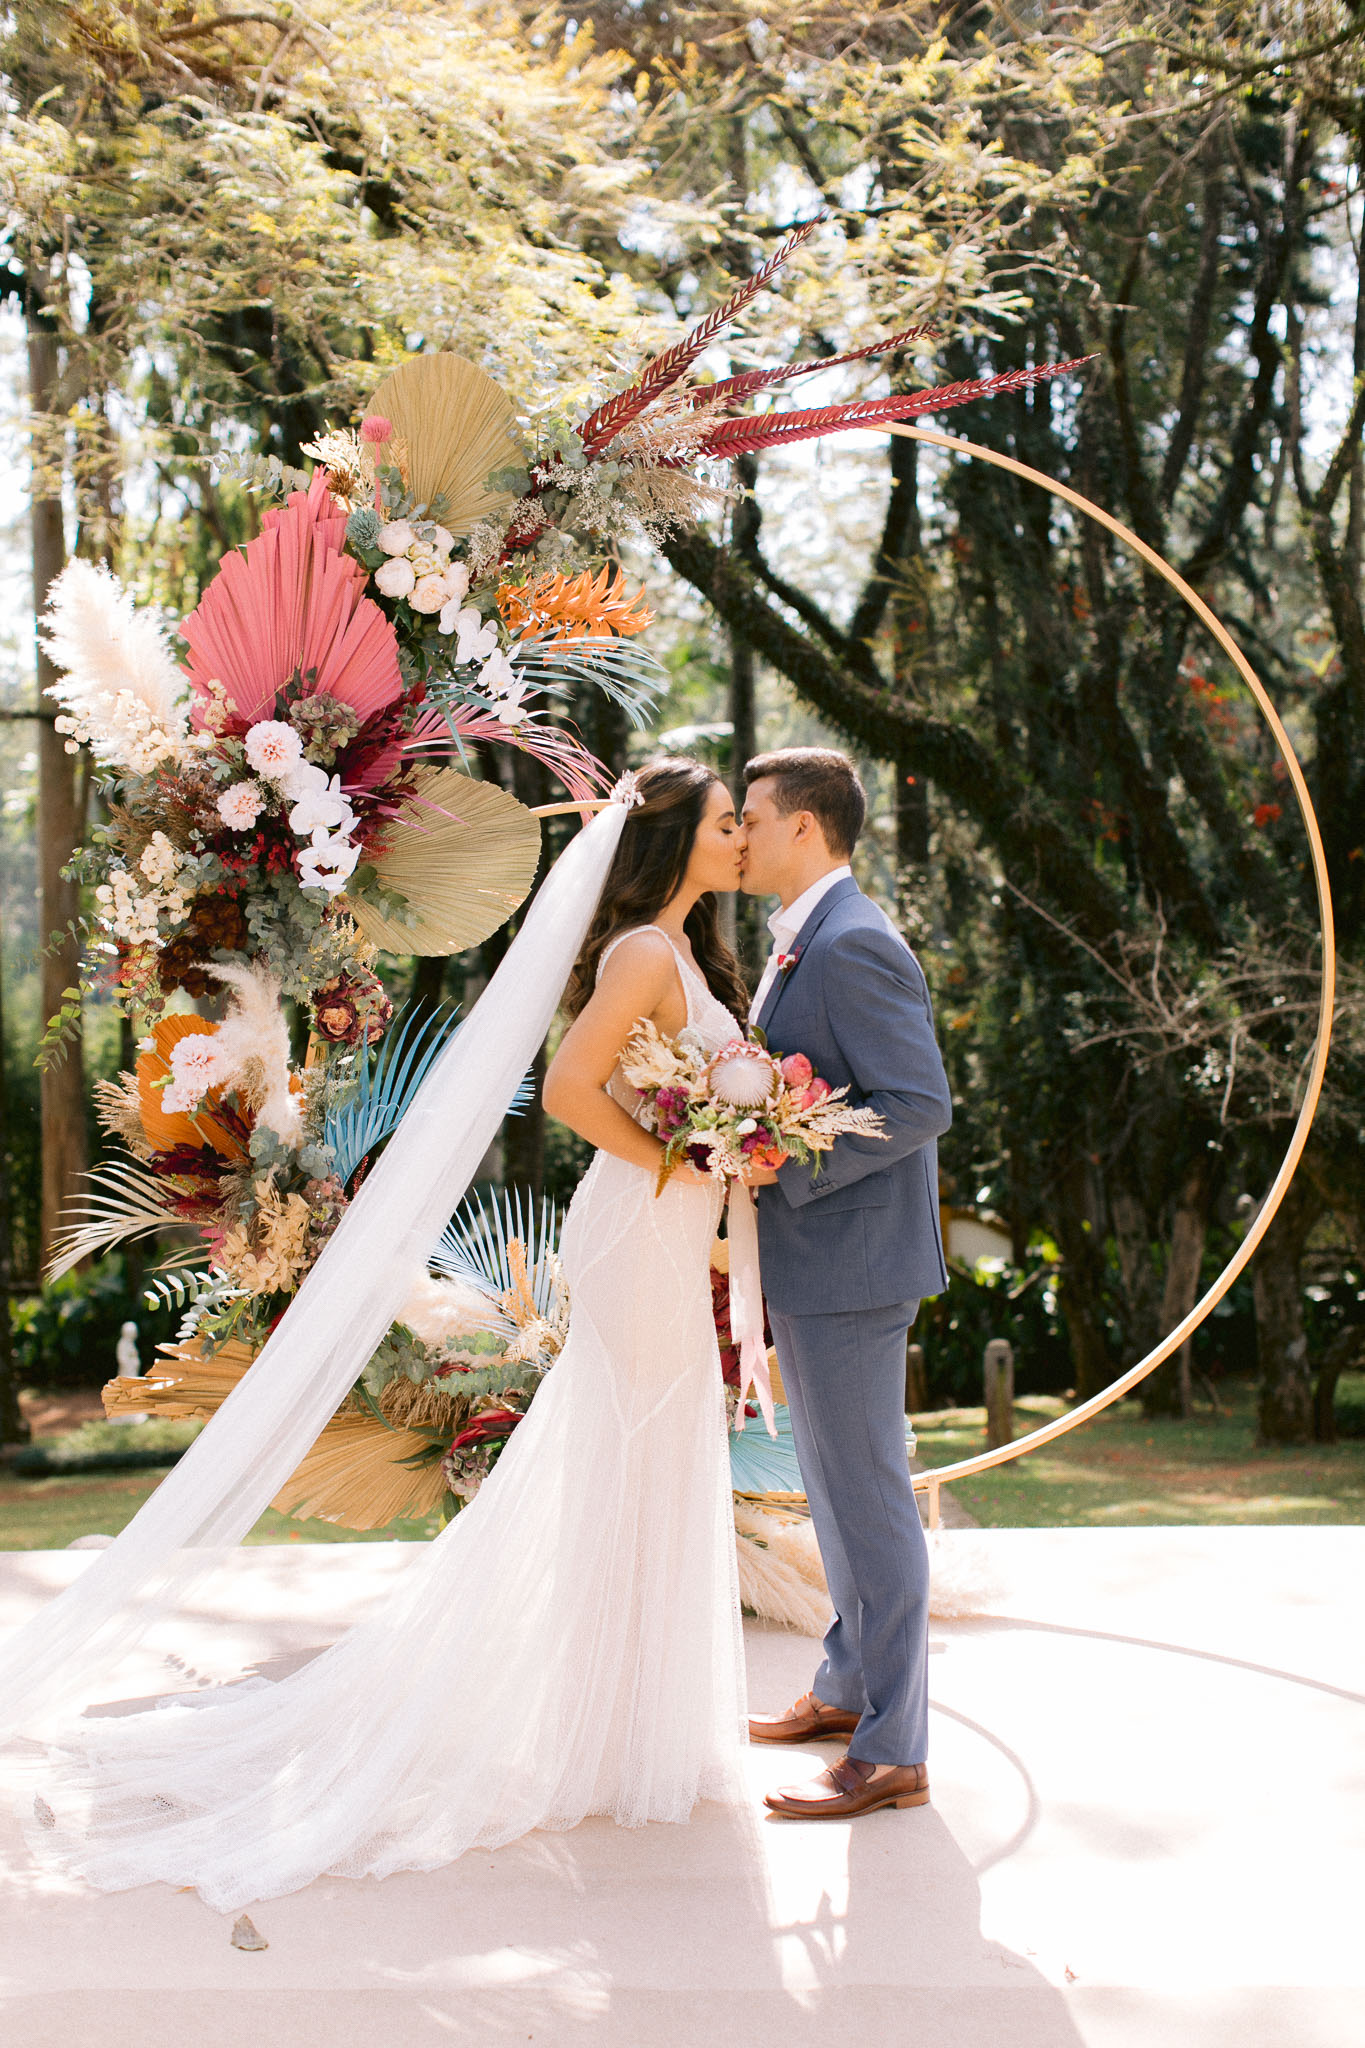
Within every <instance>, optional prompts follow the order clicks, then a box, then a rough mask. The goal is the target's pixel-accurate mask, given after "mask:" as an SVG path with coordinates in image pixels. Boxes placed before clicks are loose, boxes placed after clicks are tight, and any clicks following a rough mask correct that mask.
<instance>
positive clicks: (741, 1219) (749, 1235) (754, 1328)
mask: <svg viewBox="0 0 1365 2048" xmlns="http://www.w3.org/2000/svg"><path fill="white" fill-rule="evenodd" d="M730 1336H731V1339H732V1341H733V1342H734V1343H735V1344H736V1345H738V1347H739V1406H738V1408H737V1409H736V1411H735V1428H736V1429H737V1430H740V1429H743V1427H744V1404H745V1402H746V1400H747V1399H748V1395H749V1389H750V1387H752V1388H753V1390H754V1392H755V1394H756V1395H757V1396H758V1405H759V1407H760V1408H761V1410H762V1411H763V1420H764V1421H765V1422H766V1423H767V1425H768V1434H769V1436H774V1437H775V1436H776V1435H777V1421H776V1418H775V1416H774V1414H773V1387H772V1381H771V1379H770V1378H769V1377H768V1347H767V1345H766V1344H765V1343H764V1341H763V1287H762V1283H761V1282H760V1280H759V1276H758V1218H757V1216H756V1215H755V1213H754V1198H753V1195H752V1194H751V1193H750V1191H749V1189H748V1188H747V1187H746V1186H745V1185H744V1182H743V1181H742V1180H735V1181H731V1183H730Z"/></svg>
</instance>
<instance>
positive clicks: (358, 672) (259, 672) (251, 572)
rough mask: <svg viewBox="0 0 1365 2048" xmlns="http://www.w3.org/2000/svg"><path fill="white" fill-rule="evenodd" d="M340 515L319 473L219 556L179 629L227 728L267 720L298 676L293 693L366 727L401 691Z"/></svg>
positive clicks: (195, 672) (193, 672) (190, 669)
mask: <svg viewBox="0 0 1365 2048" xmlns="http://www.w3.org/2000/svg"><path fill="white" fill-rule="evenodd" d="M345 533H346V518H345V514H344V513H341V512H338V511H337V509H336V506H335V503H334V501H333V499H332V496H331V493H330V492H329V491H328V488H327V473H326V471H325V470H321V469H320V470H318V471H317V472H316V473H315V475H314V477H313V481H312V483H311V484H310V486H309V488H308V490H307V491H295V492H294V493H293V494H292V495H291V497H290V499H289V502H288V504H287V505H285V506H284V507H283V508H282V509H281V510H280V511H278V512H268V513H267V514H266V516H265V520H264V522H263V531H262V532H261V533H260V534H259V535H258V537H257V538H256V539H255V540H251V541H248V542H247V544H246V546H245V548H243V549H241V550H238V551H234V552H233V553H232V554H230V555H225V556H224V557H223V562H222V566H221V567H220V569H219V571H218V574H217V575H216V576H215V577H214V579H213V581H212V582H211V583H210V585H209V587H208V589H207V590H206V591H205V592H204V595H203V597H202V598H201V599H200V601H199V604H198V605H197V606H196V608H195V610H194V611H192V612H191V613H190V615H189V617H188V618H187V619H186V620H185V622H184V624H183V625H182V626H181V628H180V631H181V635H182V637H183V638H184V640H185V641H186V642H187V644H188V646H189V650H190V658H189V661H188V662H187V663H186V673H187V675H188V676H189V679H190V687H191V689H192V690H193V691H194V694H195V696H196V698H197V699H198V700H199V704H200V706H201V707H202V706H203V705H204V704H205V703H206V702H207V700H208V697H209V685H210V684H211V683H213V682H215V681H216V682H218V683H221V684H222V686H223V689H224V691H225V692H226V697H227V704H228V709H229V713H230V714H231V719H232V723H233V724H234V725H236V724H240V725H241V726H243V727H245V726H249V725H254V724H255V723H256V722H257V721H258V720H259V719H262V718H271V717H273V716H274V711H275V697H276V693H277V692H278V691H279V690H281V689H283V688H284V687H285V686H286V685H287V684H289V683H290V682H292V681H293V680H294V678H295V677H296V676H297V677H298V678H299V682H298V688H297V694H298V695H301V696H306V697H312V696H329V697H336V698H337V699H338V700H339V701H340V702H341V703H343V704H349V705H350V706H351V708H352V709H353V710H354V711H355V712H356V713H357V715H358V716H359V718H360V719H361V720H362V722H363V721H365V720H367V719H369V718H372V717H373V716H374V714H375V712H377V711H382V710H383V709H384V707H385V705H387V704H392V703H395V702H396V701H397V699H398V698H399V697H400V696H401V695H402V693H403V684H402V678H401V677H400V675H399V671H398V641H397V639H396V637H395V634H394V630H393V627H392V626H391V625H390V624H389V622H388V620H387V619H386V618H385V616H384V614H383V612H382V611H381V610H380V608H379V606H378V605H377V604H375V603H374V602H373V600H372V599H371V598H368V597H366V595H365V585H366V582H367V580H368V579H367V577H366V574H365V571H364V569H363V568H362V567H361V565H360V564H359V562H355V561H352V560H351V558H350V556H349V555H344V554H343V553H342V552H341V549H342V542H343V540H344V538H345Z"/></svg>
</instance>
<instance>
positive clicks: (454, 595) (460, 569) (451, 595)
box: [441, 562, 469, 633]
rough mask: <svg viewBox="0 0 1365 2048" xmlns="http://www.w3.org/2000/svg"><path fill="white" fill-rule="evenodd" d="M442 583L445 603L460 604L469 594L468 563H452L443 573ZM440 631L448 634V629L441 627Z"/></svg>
mask: <svg viewBox="0 0 1365 2048" xmlns="http://www.w3.org/2000/svg"><path fill="white" fill-rule="evenodd" d="M442 581H443V582H444V584H445V587H446V599H447V602H449V603H451V604H456V605H458V604H461V603H462V602H463V601H464V599H465V597H466V596H467V595H468V592H469V565H468V563H466V562H452V563H451V564H450V566H449V568H447V569H446V571H445V572H444V575H443V577H442ZM441 631H442V632H443V633H448V632H449V631H450V627H449V626H442V628H441Z"/></svg>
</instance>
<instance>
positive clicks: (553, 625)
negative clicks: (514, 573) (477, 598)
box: [498, 567, 654, 645]
mask: <svg viewBox="0 0 1365 2048" xmlns="http://www.w3.org/2000/svg"><path fill="white" fill-rule="evenodd" d="M498 610H499V611H500V612H501V613H502V616H503V619H504V621H505V623H506V625H507V629H508V631H509V632H511V633H514V634H515V635H516V636H517V638H518V639H520V640H546V641H549V642H550V643H551V644H552V645H559V644H562V643H564V642H571V641H575V640H585V639H588V638H592V639H600V638H603V637H604V636H605V635H606V634H608V633H613V634H615V635H616V636H617V638H618V639H622V640H625V639H629V638H630V637H631V635H632V634H635V633H643V632H644V631H645V629H646V627H648V626H652V625H653V623H654V614H653V612H652V611H651V610H650V609H649V607H648V605H647V604H646V603H645V589H644V585H643V584H641V586H640V588H639V589H638V590H637V591H636V592H635V595H634V596H633V597H632V596H631V595H630V593H629V591H628V588H627V584H626V577H625V573H624V571H623V570H620V569H617V570H615V571H613V570H612V569H611V568H610V567H607V568H604V569H602V570H600V571H599V572H598V574H597V575H596V576H594V575H593V573H592V571H591V570H590V569H585V570H584V571H583V573H582V575H581V576H573V577H567V576H561V575H558V574H555V573H553V572H547V573H546V574H544V575H542V576H536V577H534V578H533V579H532V580H531V581H530V582H529V583H521V584H517V583H504V584H503V585H502V587H501V589H500V590H499V591H498Z"/></svg>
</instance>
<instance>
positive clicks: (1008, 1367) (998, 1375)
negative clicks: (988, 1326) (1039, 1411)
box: [985, 1337, 1014, 1451]
mask: <svg viewBox="0 0 1365 2048" xmlns="http://www.w3.org/2000/svg"><path fill="white" fill-rule="evenodd" d="M985 1380H986V1447H987V1449H988V1450H992V1451H995V1450H999V1448H1000V1446H1001V1445H1002V1444H1011V1443H1013V1442H1014V1347H1013V1345H1012V1344H1009V1343H1007V1342H1006V1340H1005V1339H1004V1338H1003V1337H992V1338H991V1341H990V1343H989V1344H988V1345H987V1346H986V1358H985Z"/></svg>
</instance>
